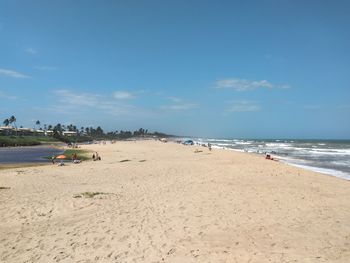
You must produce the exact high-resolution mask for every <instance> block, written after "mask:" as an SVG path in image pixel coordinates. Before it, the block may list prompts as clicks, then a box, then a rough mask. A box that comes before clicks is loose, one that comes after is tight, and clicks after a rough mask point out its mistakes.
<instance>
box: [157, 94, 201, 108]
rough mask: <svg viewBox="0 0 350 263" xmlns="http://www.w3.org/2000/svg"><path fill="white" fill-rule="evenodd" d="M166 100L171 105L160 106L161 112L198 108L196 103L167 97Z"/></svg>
mask: <svg viewBox="0 0 350 263" xmlns="http://www.w3.org/2000/svg"><path fill="white" fill-rule="evenodd" d="M167 99H168V100H170V101H171V104H169V105H163V106H161V109H163V110H173V111H185V110H192V109H196V108H198V107H199V105H198V103H194V102H187V101H184V100H183V99H181V98H178V97H167Z"/></svg>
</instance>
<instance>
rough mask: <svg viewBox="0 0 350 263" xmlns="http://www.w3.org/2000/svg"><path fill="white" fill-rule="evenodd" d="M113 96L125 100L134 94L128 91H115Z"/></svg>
mask: <svg viewBox="0 0 350 263" xmlns="http://www.w3.org/2000/svg"><path fill="white" fill-rule="evenodd" d="M113 97H114V98H115V99H117V100H127V99H132V98H134V94H132V93H131V92H128V91H116V92H114V93H113Z"/></svg>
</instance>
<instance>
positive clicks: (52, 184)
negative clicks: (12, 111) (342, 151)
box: [0, 141, 350, 263]
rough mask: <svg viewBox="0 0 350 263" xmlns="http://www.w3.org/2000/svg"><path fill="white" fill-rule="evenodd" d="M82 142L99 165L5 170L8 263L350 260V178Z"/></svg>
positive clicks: (2, 201)
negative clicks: (98, 157)
mask: <svg viewBox="0 0 350 263" xmlns="http://www.w3.org/2000/svg"><path fill="white" fill-rule="evenodd" d="M86 148H89V149H92V150H95V151H98V152H99V154H100V155H101V157H102V161H97V162H92V161H91V162H84V163H81V164H69V165H67V166H63V167H58V166H56V165H52V166H41V167H30V168H16V169H9V170H0V187H10V189H0V262H16V263H17V262H45V263H46V262H344V263H348V262H350V182H349V181H345V180H342V179H338V178H335V177H331V176H326V175H322V174H317V173H313V172H309V171H305V170H302V169H299V168H296V167H291V166H288V165H286V164H282V163H278V162H274V161H269V160H265V159H263V157H261V156H255V155H251V154H246V153H237V152H230V151H221V150H213V151H212V152H209V151H208V149H206V148H201V147H194V146H183V145H178V144H174V143H160V142H153V141H143V142H117V143H116V144H113V145H91V146H87V147H86ZM195 149H198V150H201V151H203V152H199V153H194V151H195ZM122 160H129V161H126V162H120V161H122ZM84 192H102V193H105V194H99V195H96V196H94V197H93V198H88V197H82V198H74V196H75V195H77V194H81V193H84Z"/></svg>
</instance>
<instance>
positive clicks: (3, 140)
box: [0, 136, 57, 147]
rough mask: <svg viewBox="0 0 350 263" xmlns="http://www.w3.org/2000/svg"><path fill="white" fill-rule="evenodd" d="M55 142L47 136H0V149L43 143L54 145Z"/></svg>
mask: <svg viewBox="0 0 350 263" xmlns="http://www.w3.org/2000/svg"><path fill="white" fill-rule="evenodd" d="M55 142H57V140H56V139H55V138H52V137H47V136H42V137H41V136H40V137H36V136H0V147H8V146H34V145H40V144H45V143H55Z"/></svg>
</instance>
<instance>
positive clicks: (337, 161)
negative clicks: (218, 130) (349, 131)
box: [193, 138, 350, 180]
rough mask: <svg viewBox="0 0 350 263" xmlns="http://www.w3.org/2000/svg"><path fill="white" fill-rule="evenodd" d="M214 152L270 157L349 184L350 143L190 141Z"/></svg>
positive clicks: (252, 140)
mask: <svg viewBox="0 0 350 263" xmlns="http://www.w3.org/2000/svg"><path fill="white" fill-rule="evenodd" d="M193 140H194V141H195V142H197V143H199V144H207V143H211V145H212V147H213V148H222V149H231V150H236V151H245V152H251V153H257V154H262V155H263V154H266V153H268V154H271V155H272V157H273V158H276V159H278V160H280V161H282V162H286V163H289V164H291V165H294V166H298V167H302V168H305V169H309V170H312V171H316V172H320V173H324V174H328V175H333V176H337V177H341V178H343V179H346V180H350V140H290V139H289V140H284V139H280V140H262V139H259V140H257V139H204V138H195V139H193Z"/></svg>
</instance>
